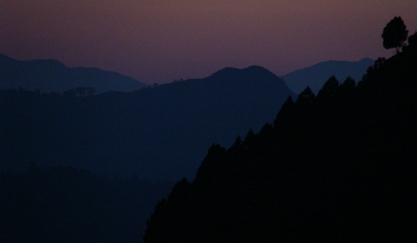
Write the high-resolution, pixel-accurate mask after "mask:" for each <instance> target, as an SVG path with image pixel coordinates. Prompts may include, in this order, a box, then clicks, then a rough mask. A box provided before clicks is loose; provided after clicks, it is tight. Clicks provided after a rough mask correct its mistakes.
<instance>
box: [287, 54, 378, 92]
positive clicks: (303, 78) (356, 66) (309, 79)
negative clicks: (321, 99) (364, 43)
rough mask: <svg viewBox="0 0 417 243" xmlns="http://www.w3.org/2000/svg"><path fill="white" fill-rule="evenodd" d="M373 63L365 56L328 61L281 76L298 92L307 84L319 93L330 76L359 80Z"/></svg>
mask: <svg viewBox="0 0 417 243" xmlns="http://www.w3.org/2000/svg"><path fill="white" fill-rule="evenodd" d="M373 63H374V61H373V60H372V59H369V58H364V59H362V60H360V61H358V62H347V61H326V62H320V63H318V64H315V65H313V66H310V67H306V68H303V69H299V70H295V71H293V72H291V73H288V74H286V75H284V76H281V78H282V79H284V80H285V83H286V84H287V85H288V87H290V89H291V90H292V91H293V92H294V93H296V94H299V93H301V91H303V90H304V89H305V88H306V87H307V86H309V87H310V88H311V90H312V91H313V92H314V93H315V94H317V93H318V91H319V90H320V89H321V87H323V84H324V83H325V82H326V81H327V80H328V79H329V77H331V76H335V77H336V78H337V79H338V80H340V81H341V82H343V81H344V80H345V79H346V78H347V77H351V78H353V79H354V80H356V81H359V80H361V78H362V76H363V75H364V74H365V73H366V69H367V68H368V67H369V66H371V65H372V64H373Z"/></svg>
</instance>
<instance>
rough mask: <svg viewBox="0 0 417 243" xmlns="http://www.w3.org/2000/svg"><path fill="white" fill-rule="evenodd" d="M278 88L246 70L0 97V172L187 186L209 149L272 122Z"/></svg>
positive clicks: (257, 71) (286, 92) (278, 82)
mask: <svg viewBox="0 0 417 243" xmlns="http://www.w3.org/2000/svg"><path fill="white" fill-rule="evenodd" d="M288 96H292V97H295V95H294V93H293V92H292V91H291V90H290V89H289V88H288V87H287V86H286V85H285V83H284V81H283V80H282V79H280V78H279V77H277V76H275V75H274V74H273V73H271V72H270V71H268V70H266V69H264V68H262V67H258V66H252V67H248V68H245V69H236V68H225V69H223V70H220V71H218V72H216V73H214V74H213V75H211V76H209V77H207V78H203V79H195V80H186V81H182V82H173V83H170V84H164V85H159V86H156V87H152V88H151V87H149V88H144V89H141V90H138V91H135V92H130V93H123V92H106V93H103V94H98V95H93V96H83V97H79V96H68V95H60V94H56V93H51V94H42V93H36V92H31V91H24V90H20V91H2V95H1V100H0V102H1V104H2V105H1V108H0V116H2V117H3V118H4V119H0V120H1V121H0V122H1V124H0V127H1V128H0V129H1V134H2V136H1V138H0V139H1V143H2V144H3V146H2V147H1V148H0V157H2V158H3V160H2V166H3V167H17V168H21V167H22V166H23V165H24V166H23V167H27V166H28V165H29V164H30V163H31V162H32V161H35V162H37V163H39V164H43V165H67V166H73V167H75V168H82V169H86V170H89V171H92V172H94V173H98V174H101V175H104V174H106V175H112V176H113V175H117V174H118V175H130V174H131V173H133V172H135V173H138V174H139V177H140V178H144V179H150V180H165V179H179V178H182V177H183V176H186V177H188V178H192V177H193V176H194V175H195V172H196V170H197V167H198V162H199V161H201V159H202V158H203V157H204V153H205V152H206V150H207V148H208V147H209V146H210V145H211V144H212V143H214V142H215V143H222V144H231V143H232V142H233V141H234V139H235V138H236V136H237V135H239V134H240V135H244V133H246V132H247V131H248V130H249V129H254V130H255V131H257V130H259V129H260V128H261V127H262V125H263V124H264V123H265V121H272V120H273V119H274V118H275V116H276V111H277V110H279V108H280V107H281V105H282V104H283V102H284V101H285V99H287V97H288Z"/></svg>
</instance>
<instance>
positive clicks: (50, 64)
mask: <svg viewBox="0 0 417 243" xmlns="http://www.w3.org/2000/svg"><path fill="white" fill-rule="evenodd" d="M147 86H148V85H146V84H143V83H140V82H138V81H137V80H134V79H132V78H130V77H127V76H124V75H122V74H119V73H116V72H109V71H104V70H100V69H98V68H81V67H79V68H68V67H66V66H65V65H64V64H62V63H60V62H58V61H56V60H31V61H17V60H14V59H12V58H10V57H8V56H5V55H3V54H0V89H1V90H9V89H18V88H23V89H25V90H31V91H35V90H39V91H40V92H57V93H62V92H64V91H68V90H74V89H76V88H77V87H84V88H89V87H92V88H94V90H95V93H94V94H99V93H103V92H107V91H121V92H130V91H134V90H138V89H142V88H145V87H147Z"/></svg>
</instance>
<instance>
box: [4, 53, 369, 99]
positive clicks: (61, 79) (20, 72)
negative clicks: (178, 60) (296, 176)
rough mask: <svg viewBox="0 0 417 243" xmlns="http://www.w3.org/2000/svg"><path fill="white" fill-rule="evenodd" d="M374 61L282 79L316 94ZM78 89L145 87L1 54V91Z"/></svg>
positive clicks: (330, 65)
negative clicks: (324, 86)
mask: <svg viewBox="0 0 417 243" xmlns="http://www.w3.org/2000/svg"><path fill="white" fill-rule="evenodd" d="M373 62H374V61H373V60H371V59H369V58H364V59H362V60H360V61H358V62H347V61H325V62H321V63H318V64H316V65H313V66H310V67H307V68H303V69H299V70H295V71H293V72H291V73H288V74H286V75H284V76H281V78H282V79H283V80H284V81H285V83H286V84H287V85H288V87H289V88H290V89H291V90H292V91H293V92H294V93H295V94H299V93H300V92H301V91H302V90H303V89H304V88H305V87H307V86H309V87H310V88H311V89H312V91H313V92H314V93H317V92H318V91H319V89H320V88H321V87H322V86H323V84H324V83H325V82H326V81H327V80H328V79H329V77H331V76H335V77H336V78H337V79H338V80H339V81H340V82H343V81H344V80H345V79H346V78H347V77H351V78H353V79H354V80H360V79H361V78H362V76H363V75H364V74H365V72H366V69H367V68H368V67H369V66H371V65H372V64H373ZM78 87H84V88H89V87H92V88H94V90H95V92H94V94H100V93H104V92H107V91H120V92H131V91H135V90H139V89H141V88H144V87H148V85H147V84H143V83H140V82H139V81H137V80H134V79H133V78H130V77H127V76H124V75H122V74H119V73H116V72H109V71H104V70H101V69H98V68H82V67H78V68H68V67H66V66H65V65H64V64H62V63H60V62H59V61H57V60H31V61H17V60H14V59H12V58H10V57H8V56H5V55H3V54H0V90H8V89H18V88H23V89H25V90H32V91H34V90H39V91H40V92H57V93H63V92H65V91H69V90H75V89H76V88H78Z"/></svg>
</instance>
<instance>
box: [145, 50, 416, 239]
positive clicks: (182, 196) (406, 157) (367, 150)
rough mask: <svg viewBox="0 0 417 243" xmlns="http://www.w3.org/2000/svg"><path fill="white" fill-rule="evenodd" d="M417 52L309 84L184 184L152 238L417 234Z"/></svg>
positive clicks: (152, 222) (164, 207) (149, 233)
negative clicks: (359, 76)
mask: <svg viewBox="0 0 417 243" xmlns="http://www.w3.org/2000/svg"><path fill="white" fill-rule="evenodd" d="M416 67H417V51H416V49H415V47H414V49H412V48H410V49H407V51H404V52H403V53H400V54H398V55H396V56H394V57H392V58H390V59H388V60H384V59H379V60H377V61H376V62H375V64H374V66H373V67H372V68H369V69H368V71H367V73H366V75H365V76H364V78H363V80H362V81H361V82H359V83H358V85H355V82H354V81H353V80H351V79H347V80H346V81H345V82H343V83H342V84H339V83H338V81H337V80H336V79H335V78H334V77H332V78H330V79H329V80H328V81H327V82H326V83H325V85H324V86H323V88H322V89H321V90H320V92H319V93H318V94H317V96H315V95H314V94H313V93H312V92H311V90H310V89H309V88H307V89H305V90H304V91H303V92H302V93H301V94H300V95H299V96H298V98H297V100H296V101H295V102H293V100H292V99H291V98H289V99H288V100H287V102H286V103H285V104H284V105H283V107H282V108H281V110H280V112H279V113H278V115H277V117H276V120H275V121H274V122H273V124H269V123H267V124H266V125H265V126H264V127H263V128H262V129H261V130H260V132H259V133H253V132H252V131H250V132H249V133H248V134H247V136H246V137H245V138H244V139H240V137H238V138H237V139H236V142H235V143H234V144H233V145H232V146H231V147H229V148H228V149H225V148H223V147H221V146H220V145H215V144H214V145H212V146H211V147H210V149H209V151H208V153H207V155H206V157H205V159H204V160H203V162H202V164H201V166H200V168H199V169H198V172H197V175H196V177H195V179H194V180H193V181H192V182H191V183H190V182H188V181H187V180H186V179H183V180H182V181H180V182H178V183H177V184H176V186H175V187H174V188H173V190H172V192H171V194H170V195H169V196H168V197H167V198H166V199H163V200H161V201H160V202H159V203H158V204H157V205H156V207H155V210H154V213H153V214H152V215H151V217H150V219H149V221H148V222H147V230H146V234H145V235H144V241H145V242H280V241H284V242H288V241H291V242H292V241H295V242H300V241H318V242H324V241H325V242H340V241H343V242H346V241H348V242H362V241H377V242H380V241H387V242H415V241H416V240H417V231H416V228H417V207H416V205H417V198H416V195H417V194H416V193H417V188H416V187H417V183H416V173H417V170H416V169H417V140H416V138H417V127H416V124H417V116H416V114H417V99H416V97H417V69H416Z"/></svg>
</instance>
